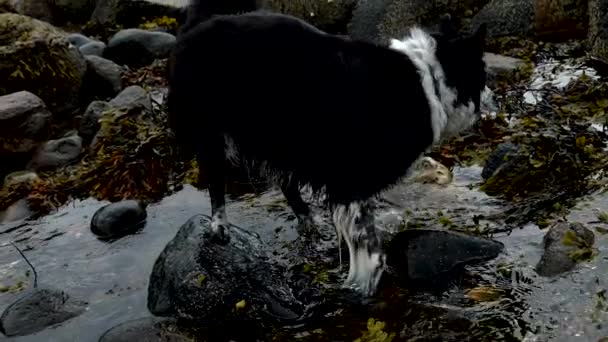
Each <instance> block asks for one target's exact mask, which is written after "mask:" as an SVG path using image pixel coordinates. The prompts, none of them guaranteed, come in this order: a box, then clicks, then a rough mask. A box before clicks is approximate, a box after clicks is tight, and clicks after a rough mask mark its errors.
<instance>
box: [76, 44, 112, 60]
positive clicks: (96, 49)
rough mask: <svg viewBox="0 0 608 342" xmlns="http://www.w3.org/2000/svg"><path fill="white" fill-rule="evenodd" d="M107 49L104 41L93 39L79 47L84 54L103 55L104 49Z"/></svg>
mask: <svg viewBox="0 0 608 342" xmlns="http://www.w3.org/2000/svg"><path fill="white" fill-rule="evenodd" d="M105 49H106V44H105V43H104V42H98V41H93V42H89V43H86V44H84V45H82V46H79V47H78V50H80V53H81V54H82V55H83V56H90V55H92V56H99V57H101V56H103V51H104V50H105Z"/></svg>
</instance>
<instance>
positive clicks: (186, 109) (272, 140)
mask: <svg viewBox="0 0 608 342" xmlns="http://www.w3.org/2000/svg"><path fill="white" fill-rule="evenodd" d="M223 1H226V0H223ZM201 2H202V1H195V3H201ZM244 12H246V11H244ZM204 18H205V19H204V20H200V22H197V21H196V20H190V21H189V24H188V27H187V28H186V29H182V32H181V33H180V35H179V36H178V42H177V46H176V49H175V51H174V54H173V56H172V58H171V61H170V76H169V98H168V105H169V119H170V124H171V127H172V128H173V130H174V131H175V133H176V136H177V138H178V139H179V140H180V142H181V144H182V146H183V147H184V148H186V149H189V150H190V151H191V152H193V153H194V154H196V155H197V158H198V161H199V165H200V167H201V168H202V169H203V173H204V174H205V176H206V177H207V179H208V181H209V192H210V197H211V202H212V207H213V211H214V212H213V216H214V227H215V228H217V231H218V234H220V235H221V230H222V227H225V226H227V224H228V219H227V217H226V213H225V210H224V207H225V205H224V182H225V171H226V170H225V167H226V166H225V165H226V161H227V159H232V161H233V162H234V161H237V162H238V161H239V160H246V161H248V162H256V163H261V164H264V165H265V168H266V169H267V170H269V171H270V173H271V174H272V175H274V178H275V179H276V180H278V182H279V185H280V186H281V189H282V190H283V193H284V194H285V196H286V197H287V200H288V203H289V205H290V206H291V208H292V209H293V211H294V212H295V213H296V215H297V216H298V218H299V219H300V221H302V222H310V210H309V208H308V206H307V204H306V203H304V202H303V200H302V199H301V197H300V194H299V187H300V186H303V185H309V186H310V187H311V188H312V189H313V190H314V191H316V192H321V191H322V192H323V193H324V195H325V198H326V200H327V201H328V203H329V205H330V208H331V209H332V211H333V218H334V223H335V224H336V226H337V228H338V232H339V235H342V237H344V238H345V239H346V241H347V245H348V247H349V251H350V255H351V260H350V261H351V266H350V267H351V271H349V280H353V279H355V282H357V281H358V280H360V277H361V275H360V274H353V272H372V270H367V271H366V270H359V271H357V270H356V269H357V267H359V266H360V265H359V266H357V265H353V263H355V264H356V263H360V262H361V261H360V260H358V259H357V258H358V257H359V256H358V255H359V254H357V253H355V250H354V248H359V249H360V250H364V251H365V253H367V254H368V256H369V257H365V255H363V254H361V256H360V257H362V258H367V259H368V262H369V261H370V260H372V259H374V260H376V261H374V263H375V264H373V265H367V266H363V267H364V268H365V267H367V268H372V269H374V270H373V272H376V271H377V270H381V269H382V267H383V263H384V259H383V258H384V255H383V253H382V251H381V247H380V246H381V244H380V241H379V240H378V237H377V236H376V233H375V226H374V224H373V209H372V208H371V207H370V206H369V205H368V204H367V203H368V200H369V199H370V198H371V197H373V196H374V195H377V194H379V193H380V192H382V191H383V190H385V189H387V188H388V187H389V186H391V185H393V184H395V183H396V182H398V181H399V180H400V179H401V178H402V177H404V176H405V175H406V174H407V172H408V170H409V168H410V166H411V165H412V164H413V163H414V162H415V161H416V159H417V158H419V156H420V155H421V153H423V152H424V151H425V150H426V149H427V148H428V147H429V146H430V145H432V144H433V143H436V142H438V141H439V140H440V139H441V138H442V137H445V136H446V135H448V134H454V133H458V132H459V131H460V130H461V129H463V128H465V127H467V126H468V125H470V124H471V123H472V122H473V121H474V119H475V118H476V115H474V114H473V112H475V111H478V110H479V97H480V93H481V91H482V90H483V89H484V87H485V68H484V65H483V60H482V52H483V45H482V44H480V42H481V40H478V39H476V38H473V39H468V40H459V39H451V38H443V37H440V36H434V37H432V36H430V35H428V34H426V33H425V32H423V31H421V30H417V29H414V30H413V31H412V33H411V35H410V36H409V37H406V39H404V40H403V41H393V42H392V44H391V47H384V46H377V45H374V44H370V43H367V42H361V41H354V40H351V39H349V38H346V37H342V36H333V35H329V34H326V33H324V32H322V31H320V30H318V29H316V28H315V27H313V26H311V25H309V24H307V23H305V22H304V21H302V20H299V19H296V18H293V17H290V16H286V15H281V14H272V13H262V12H251V13H245V14H241V15H220V16H205V17H204ZM429 66H432V67H431V68H429ZM435 86H436V87H437V88H436V89H435V88H434V87H435ZM227 152H228V153H227ZM228 154H230V155H228ZM229 157H231V158H229ZM361 248H363V249H361ZM353 254H354V255H355V256H354V257H353ZM372 256H374V257H373V258H372ZM353 258H355V259H353ZM353 268H355V271H353ZM359 268H361V267H359ZM357 279H358V280H357ZM376 280H377V279H376ZM376 280H374V282H373V284H363V285H362V288H363V290H364V292H370V291H372V292H373V288H375V285H376V283H377V281H376Z"/></svg>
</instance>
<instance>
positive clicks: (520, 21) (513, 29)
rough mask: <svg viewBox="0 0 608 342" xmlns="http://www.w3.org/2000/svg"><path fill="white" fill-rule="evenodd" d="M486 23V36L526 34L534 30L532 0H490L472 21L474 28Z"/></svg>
mask: <svg viewBox="0 0 608 342" xmlns="http://www.w3.org/2000/svg"><path fill="white" fill-rule="evenodd" d="M484 23H485V24H487V25H488V26H487V27H488V37H492V38H495V37H501V36H518V35H528V34H530V33H531V32H533V30H534V4H533V1H532V0H509V1H504V0H492V1H491V2H490V3H489V4H487V5H486V6H485V7H484V8H483V9H482V10H481V11H480V12H479V13H477V14H476V15H475V16H474V17H473V19H472V21H471V26H472V28H473V29H476V28H478V27H479V25H481V24H484Z"/></svg>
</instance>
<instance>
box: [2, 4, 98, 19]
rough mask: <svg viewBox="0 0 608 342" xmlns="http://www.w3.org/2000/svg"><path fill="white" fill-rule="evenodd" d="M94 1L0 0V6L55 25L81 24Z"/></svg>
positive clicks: (88, 15)
mask: <svg viewBox="0 0 608 342" xmlns="http://www.w3.org/2000/svg"><path fill="white" fill-rule="evenodd" d="M95 2H96V0H0V8H3V7H4V8H6V12H14V13H18V14H22V15H27V16H29V17H32V18H36V19H39V20H43V21H46V22H48V23H52V24H55V25H61V24H66V23H79V24H82V23H85V22H86V21H87V20H89V17H90V16H91V12H93V9H94V8H95ZM3 4H4V6H3ZM0 12H1V11H0Z"/></svg>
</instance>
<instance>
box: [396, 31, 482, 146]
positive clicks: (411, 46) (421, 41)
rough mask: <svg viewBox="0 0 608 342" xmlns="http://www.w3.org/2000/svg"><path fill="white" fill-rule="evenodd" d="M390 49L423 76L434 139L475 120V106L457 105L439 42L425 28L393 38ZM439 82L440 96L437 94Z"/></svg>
mask: <svg viewBox="0 0 608 342" xmlns="http://www.w3.org/2000/svg"><path fill="white" fill-rule="evenodd" d="M390 48H392V49H394V50H397V51H400V52H402V53H403V54H405V55H407V56H408V57H409V59H410V60H411V61H412V63H414V65H415V66H416V68H417V69H418V72H419V74H420V76H421V78H422V87H423V89H424V92H425V94H426V96H427V100H428V102H429V105H430V107H431V122H432V127H433V142H435V143H437V142H439V141H441V140H442V139H444V138H446V137H448V136H450V135H452V134H455V133H458V132H460V131H461V130H463V129H466V128H468V127H470V126H471V125H472V124H473V122H474V121H475V115H474V114H475V105H474V104H473V101H470V102H469V103H468V104H467V105H458V106H456V99H457V97H458V96H457V92H456V90H455V89H453V88H450V87H448V86H447V84H446V82H445V74H444V72H443V68H442V67H441V64H440V63H439V60H438V59H437V56H436V55H435V51H436V48H437V42H436V41H435V39H434V38H433V37H432V36H431V35H429V34H428V33H426V32H425V31H424V30H422V29H420V28H418V27H414V28H412V29H411V30H410V35H409V36H407V37H405V39H403V40H397V39H391V42H390ZM435 81H436V82H437V84H438V85H439V89H438V90H439V96H437V94H436V93H435V86H434V84H435Z"/></svg>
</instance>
